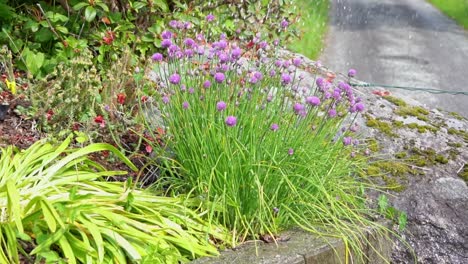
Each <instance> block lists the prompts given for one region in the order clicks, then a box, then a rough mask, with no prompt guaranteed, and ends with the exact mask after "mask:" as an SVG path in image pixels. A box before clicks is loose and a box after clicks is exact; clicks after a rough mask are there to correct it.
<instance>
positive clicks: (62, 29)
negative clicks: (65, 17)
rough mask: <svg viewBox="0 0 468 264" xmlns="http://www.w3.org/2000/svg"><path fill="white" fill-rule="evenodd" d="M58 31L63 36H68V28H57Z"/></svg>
mask: <svg viewBox="0 0 468 264" xmlns="http://www.w3.org/2000/svg"><path fill="white" fill-rule="evenodd" d="M55 28H56V29H57V31H59V32H61V33H63V34H68V28H66V27H64V26H57V27H55Z"/></svg>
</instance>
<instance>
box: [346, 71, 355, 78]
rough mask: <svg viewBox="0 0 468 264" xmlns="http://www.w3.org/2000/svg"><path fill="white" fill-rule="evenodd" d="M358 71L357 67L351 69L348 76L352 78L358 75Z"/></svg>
mask: <svg viewBox="0 0 468 264" xmlns="http://www.w3.org/2000/svg"><path fill="white" fill-rule="evenodd" d="M356 73H357V71H356V70H355V69H349V71H348V77H350V78H352V77H354V76H356Z"/></svg>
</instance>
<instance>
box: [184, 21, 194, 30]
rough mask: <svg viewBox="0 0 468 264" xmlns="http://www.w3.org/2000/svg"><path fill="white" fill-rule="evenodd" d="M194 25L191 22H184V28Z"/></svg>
mask: <svg viewBox="0 0 468 264" xmlns="http://www.w3.org/2000/svg"><path fill="white" fill-rule="evenodd" d="M191 27H192V23H190V22H184V29H189V28H191Z"/></svg>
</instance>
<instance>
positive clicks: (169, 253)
mask: <svg viewBox="0 0 468 264" xmlns="http://www.w3.org/2000/svg"><path fill="white" fill-rule="evenodd" d="M70 141H71V138H70V137H69V138H67V139H66V140H65V141H64V142H63V143H62V144H61V145H60V146H53V145H50V144H47V143H44V142H37V143H35V144H34V145H32V146H31V147H30V148H28V149H26V150H24V151H18V150H16V149H14V148H13V147H8V148H3V149H0V208H1V211H2V215H1V217H0V245H1V247H0V262H1V263H20V262H21V260H25V259H27V260H28V261H29V262H32V261H37V262H38V263H39V262H40V263H42V261H44V262H47V263H110V262H117V263H128V262H141V263H177V262H179V261H187V260H189V259H193V258H195V257H197V256H205V255H215V254H217V249H216V248H215V247H214V246H213V245H212V243H210V241H209V240H208V236H210V237H211V238H213V239H216V240H219V241H223V240H227V237H226V232H225V230H223V229H222V228H220V227H216V226H211V225H209V224H208V223H207V222H206V221H205V220H203V219H202V217H201V215H200V214H199V213H196V212H195V211H193V210H190V209H189V208H187V205H191V206H196V205H197V201H196V200H193V199H192V200H190V199H184V198H169V197H160V196H156V195H154V194H151V193H149V192H146V191H143V190H140V189H137V188H134V186H133V185H132V184H131V182H130V181H128V182H126V183H123V182H108V181H103V180H100V179H101V178H102V177H112V176H115V175H120V174H125V172H119V171H106V170H105V169H104V168H103V167H102V166H101V165H99V164H98V163H96V162H94V161H92V160H90V159H88V158H87V155H88V154H90V153H94V152H98V151H110V152H112V153H113V154H114V155H115V156H116V157H118V158H120V159H121V160H122V161H123V162H125V163H126V164H127V165H128V166H129V167H130V168H131V169H136V168H135V166H134V165H133V164H132V163H131V162H130V161H129V160H128V159H127V158H125V157H124V156H123V155H122V154H121V153H120V152H119V151H118V150H117V149H115V148H114V147H112V146H111V145H108V144H101V143H96V144H91V145H89V146H86V147H84V148H81V149H70V148H68V145H69V144H70ZM20 255H21V257H20Z"/></svg>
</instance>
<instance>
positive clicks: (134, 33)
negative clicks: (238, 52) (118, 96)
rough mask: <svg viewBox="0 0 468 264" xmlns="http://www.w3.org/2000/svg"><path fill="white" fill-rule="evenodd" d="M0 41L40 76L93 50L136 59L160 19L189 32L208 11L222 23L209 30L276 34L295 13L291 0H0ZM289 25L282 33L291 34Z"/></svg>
mask: <svg viewBox="0 0 468 264" xmlns="http://www.w3.org/2000/svg"><path fill="white" fill-rule="evenodd" d="M0 7H2V11H1V12H2V13H1V14H3V15H2V16H0V21H1V22H2V23H1V24H2V25H1V28H0V45H8V47H9V49H10V50H12V51H13V53H14V54H15V58H16V60H15V61H16V66H17V67H18V68H19V69H21V70H24V71H28V72H29V73H30V74H32V75H33V76H35V77H36V76H37V77H43V76H45V75H47V74H48V73H50V72H52V71H53V69H54V68H55V66H56V65H57V64H59V63H61V62H64V61H68V60H71V59H73V58H75V57H77V56H80V55H82V53H83V52H87V51H89V52H91V53H92V54H93V56H94V57H93V63H95V64H96V63H99V65H97V67H98V68H105V67H107V66H110V65H112V64H113V63H114V62H115V61H117V60H118V59H119V57H120V56H121V55H122V54H123V53H124V52H125V51H126V50H128V49H131V50H133V54H134V56H135V58H136V59H138V58H139V57H140V56H143V57H145V56H148V55H149V54H148V52H149V51H153V50H155V48H159V47H161V46H160V42H161V39H160V38H159V35H160V33H161V32H162V30H163V28H164V25H165V24H166V23H167V22H169V21H171V20H173V19H183V20H185V21H187V23H186V24H185V25H176V26H182V27H190V28H191V29H192V31H193V32H199V31H200V29H201V28H203V27H204V25H205V24H206V21H205V20H204V18H205V16H206V15H207V14H210V13H212V14H214V15H215V16H216V17H218V18H220V20H219V21H223V22H222V23H218V24H216V26H215V27H212V31H213V33H216V34H219V33H221V32H224V33H226V34H228V35H229V36H234V37H238V36H239V35H238V34H237V33H236V31H238V30H241V31H242V32H248V33H247V35H253V34H255V33H257V32H263V33H266V32H269V34H270V35H271V37H272V38H273V37H275V36H278V34H277V33H278V31H279V29H280V28H279V27H278V26H277V21H278V20H281V19H290V20H292V19H293V18H294V15H293V13H292V10H293V8H292V3H291V1H283V0H274V1H253V0H248V1H204V0H190V1H188V0H187V1H174V0H158V1H139V0H131V1H115V0H94V1H87V0H86V1H84V0H69V1H67V0H65V1H52V2H39V3H35V2H34V1H14V0H0ZM294 34H295V31H290V32H288V34H286V35H285V36H294Z"/></svg>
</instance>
